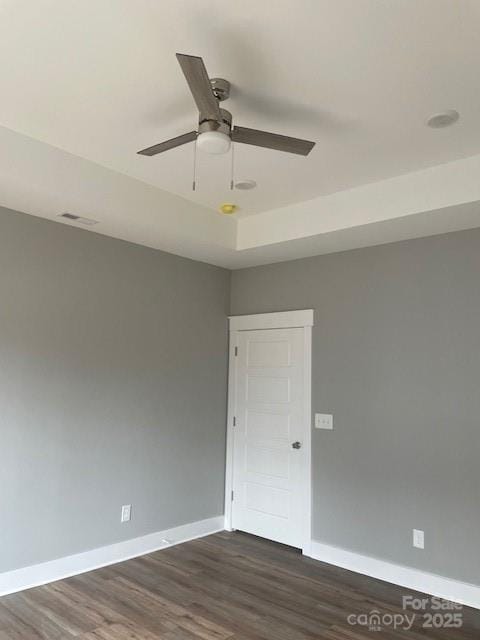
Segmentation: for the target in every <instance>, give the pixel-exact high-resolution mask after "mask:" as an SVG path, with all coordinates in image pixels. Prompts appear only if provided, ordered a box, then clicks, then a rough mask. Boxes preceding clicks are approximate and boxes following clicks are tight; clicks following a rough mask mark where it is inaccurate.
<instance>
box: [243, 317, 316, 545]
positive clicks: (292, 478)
mask: <svg viewBox="0 0 480 640" xmlns="http://www.w3.org/2000/svg"><path fill="white" fill-rule="evenodd" d="M238 335H239V338H238V355H237V358H236V359H235V360H236V376H235V378H236V389H235V400H236V406H235V419H236V426H235V429H234V446H233V467H234V469H233V471H234V473H233V489H234V500H233V504H232V526H233V527H234V528H235V529H240V530H242V531H247V532H248V533H253V534H255V535H259V536H263V537H266V538H269V539H271V540H276V541H278V542H283V543H285V544H289V545H292V546H297V547H301V546H302V543H303V538H302V536H303V522H304V516H305V514H304V513H303V507H304V504H305V501H304V496H303V491H304V486H303V473H302V471H303V469H304V468H305V466H304V465H305V463H306V461H305V451H306V449H305V448H303V447H302V448H300V449H294V448H292V443H293V442H295V441H299V442H300V443H302V444H303V442H304V440H305V436H306V434H305V433H304V428H305V427H304V422H305V421H304V415H303V411H304V409H303V408H304V388H303V382H304V381H303V365H304V330H303V329H267V330H261V331H242V332H239V334H238Z"/></svg>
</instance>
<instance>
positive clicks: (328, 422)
mask: <svg viewBox="0 0 480 640" xmlns="http://www.w3.org/2000/svg"><path fill="white" fill-rule="evenodd" d="M315 429H329V430H332V429H333V416H332V414H331V413H316V414H315Z"/></svg>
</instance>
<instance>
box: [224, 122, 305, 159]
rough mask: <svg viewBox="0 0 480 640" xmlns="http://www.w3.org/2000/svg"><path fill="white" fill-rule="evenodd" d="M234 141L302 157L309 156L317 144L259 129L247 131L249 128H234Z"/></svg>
mask: <svg viewBox="0 0 480 640" xmlns="http://www.w3.org/2000/svg"><path fill="white" fill-rule="evenodd" d="M232 140H233V141H234V142H243V143H244V144H253V145H254V146H256V147H266V148H267V149H276V150H277V151H286V152H287V153H297V154H298V155H300V156H308V154H309V153H310V151H311V150H312V149H313V147H314V146H315V142H309V141H308V140H300V138H290V137H288V136H280V135H279V134H278V133H268V132H267V131H258V130H257V129H247V127H233V129H232Z"/></svg>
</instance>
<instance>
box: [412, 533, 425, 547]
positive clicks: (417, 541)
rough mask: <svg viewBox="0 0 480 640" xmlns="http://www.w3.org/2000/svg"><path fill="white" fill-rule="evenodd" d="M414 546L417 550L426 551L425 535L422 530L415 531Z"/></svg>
mask: <svg viewBox="0 0 480 640" xmlns="http://www.w3.org/2000/svg"><path fill="white" fill-rule="evenodd" d="M413 546H414V547H416V548H417V549H425V533H424V532H423V531H422V530H421V529H414V530H413Z"/></svg>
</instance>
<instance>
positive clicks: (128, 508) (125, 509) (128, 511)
mask: <svg viewBox="0 0 480 640" xmlns="http://www.w3.org/2000/svg"><path fill="white" fill-rule="evenodd" d="M131 517H132V505H131V504H124V505H123V506H122V516H121V518H120V521H121V522H130V519H131Z"/></svg>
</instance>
